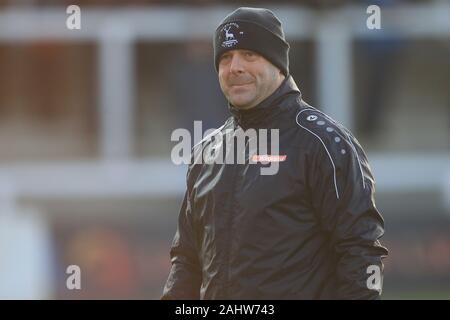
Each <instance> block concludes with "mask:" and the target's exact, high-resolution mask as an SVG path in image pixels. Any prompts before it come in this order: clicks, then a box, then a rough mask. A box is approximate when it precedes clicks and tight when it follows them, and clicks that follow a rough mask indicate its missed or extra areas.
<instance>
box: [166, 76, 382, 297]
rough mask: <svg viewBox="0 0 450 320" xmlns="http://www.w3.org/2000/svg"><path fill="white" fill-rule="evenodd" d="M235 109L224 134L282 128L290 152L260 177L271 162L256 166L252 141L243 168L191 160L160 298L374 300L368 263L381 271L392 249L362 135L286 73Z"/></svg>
mask: <svg viewBox="0 0 450 320" xmlns="http://www.w3.org/2000/svg"><path fill="white" fill-rule="evenodd" d="M230 111H231V112H232V114H233V116H232V117H230V118H229V119H228V120H227V121H226V122H225V124H224V125H223V126H222V127H221V128H219V129H218V132H222V133H224V132H226V131H227V130H228V131H229V132H230V131H231V132H232V134H236V132H238V131H239V130H241V132H242V130H247V129H249V128H253V129H255V130H257V129H264V128H265V129H279V155H283V156H284V155H285V156H286V157H285V158H284V159H283V160H284V161H280V162H279V168H278V172H277V173H276V174H273V175H262V174H261V171H260V169H261V167H264V166H265V167H267V166H268V164H267V163H266V164H263V163H261V162H258V163H257V164H253V163H251V164H250V163H249V161H250V160H249V159H248V155H249V154H250V151H249V147H248V145H249V144H248V143H247V145H246V159H245V164H199V163H193V164H191V165H190V166H189V169H188V173H187V191H186V194H185V197H184V200H183V204H182V207H181V211H180V214H179V221H178V229H177V232H176V234H175V237H174V239H173V243H172V247H171V251H170V255H171V263H172V267H171V270H170V274H169V277H168V279H167V282H166V285H165V288H164V292H163V296H162V299H376V298H378V297H379V292H378V291H376V290H373V289H368V286H367V282H368V281H367V280H368V278H369V276H370V275H371V272H369V271H368V269H367V268H368V267H369V266H370V265H376V266H378V267H379V268H380V270H381V275H382V270H383V264H382V258H384V257H385V256H386V255H387V253H388V252H387V250H386V248H384V247H383V246H381V244H380V242H379V238H380V237H381V236H382V235H383V233H384V221H383V218H382V217H381V215H380V213H379V212H378V210H377V208H376V207H375V203H374V178H373V176H372V173H371V170H370V167H369V164H368V161H367V158H366V155H365V154H364V151H363V149H362V148H361V146H360V144H359V143H358V141H357V140H356V139H355V138H354V137H353V135H352V134H351V133H350V132H349V131H348V130H347V129H346V128H344V127H343V126H342V125H340V124H339V123H337V122H335V121H334V120H332V119H331V118H330V117H328V116H327V115H325V114H324V113H322V112H320V111H319V110H317V109H315V108H313V107H311V106H309V105H308V104H306V103H305V102H304V101H303V100H302V99H301V94H300V91H299V90H298V88H297V86H296V84H295V82H294V80H293V79H292V77H290V76H289V77H288V78H286V79H285V80H284V81H283V83H282V84H281V86H280V87H279V88H278V89H277V90H276V91H275V92H274V93H273V94H272V95H271V96H269V97H268V98H267V99H266V100H264V101H263V102H261V103H260V104H259V105H258V106H256V107H254V108H252V109H248V110H238V109H236V108H234V107H233V106H230ZM218 141H219V140H214V139H212V138H211V136H209V137H206V138H205V139H204V141H202V142H201V143H200V144H198V145H197V146H196V147H194V150H195V148H197V151H198V150H199V149H200V150H201V151H205V150H206V149H207V148H211V146H212V145H213V144H215V143H219V142H218ZM224 141H225V142H223V144H224V145H225V149H226V147H227V145H228V144H229V143H230V141H228V140H224ZM227 141H228V142H227ZM236 145H237V144H235V147H234V150H235V152H236V153H235V154H237V151H238V150H237V147H236ZM230 150H231V148H230ZM268 150H271V149H270V148H269V149H268ZM258 152H259V150H258ZM267 153H268V152H265V153H264V154H267ZM198 154H199V153H198V152H197V153H195V152H194V157H197V156H198ZM193 160H194V158H193ZM193 162H195V161H193ZM197 162H198V161H197ZM368 272H369V273H368Z"/></svg>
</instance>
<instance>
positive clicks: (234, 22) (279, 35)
mask: <svg viewBox="0 0 450 320" xmlns="http://www.w3.org/2000/svg"><path fill="white" fill-rule="evenodd" d="M234 49H247V50H252V51H255V52H257V53H259V54H261V55H262V56H264V57H265V58H266V59H267V60H269V61H270V62H271V63H272V64H273V65H275V66H277V67H278V68H280V70H281V71H282V72H283V73H284V75H288V74H289V56H288V54H289V44H288V43H287V42H286V39H285V37H284V32H283V28H282V26H281V21H280V20H279V19H278V18H277V17H276V16H275V14H274V13H273V12H272V11H270V10H268V9H264V8H249V7H241V8H238V9H236V10H235V11H233V12H232V13H230V14H229V15H228V16H226V17H225V19H224V20H223V21H222V22H221V23H220V25H219V26H218V27H217V29H216V32H215V34H214V64H215V67H216V70H219V57H220V56H221V55H222V54H223V53H224V52H226V51H229V50H234Z"/></svg>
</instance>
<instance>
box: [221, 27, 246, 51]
mask: <svg viewBox="0 0 450 320" xmlns="http://www.w3.org/2000/svg"><path fill="white" fill-rule="evenodd" d="M231 29H233V30H231ZM237 29H239V25H238V24H237V23H234V22H232V23H227V24H226V25H224V26H223V28H222V30H221V32H223V39H225V40H224V41H223V42H222V47H224V48H231V47H232V46H234V45H236V44H237V43H238V40H237V39H236V33H237V31H238V30H237ZM230 30H231V31H230ZM241 33H242V32H241Z"/></svg>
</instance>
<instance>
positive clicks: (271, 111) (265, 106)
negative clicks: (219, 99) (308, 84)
mask: <svg viewBox="0 0 450 320" xmlns="http://www.w3.org/2000/svg"><path fill="white" fill-rule="evenodd" d="M290 94H296V95H298V96H299V98H300V99H301V93H300V90H299V89H298V87H297V84H296V83H295V81H294V79H293V78H292V76H290V75H288V76H287V77H286V78H285V79H284V80H283V82H282V83H281V84H280V86H279V87H278V88H277V89H276V90H275V91H274V92H273V93H272V94H271V95H270V96H268V97H267V98H266V99H264V100H263V101H261V102H260V103H259V104H258V105H256V106H254V107H253V108H250V109H239V108H237V107H235V106H233V105H232V104H231V103H228V109H229V111H230V112H231V114H232V115H233V117H234V119H235V121H236V122H237V124H238V125H240V126H241V127H242V128H244V129H247V128H251V127H259V126H263V125H264V124H265V123H267V121H268V120H270V118H272V116H275V115H276V114H278V113H280V112H282V111H283V109H284V108H285V107H287V106H286V104H285V103H283V102H285V101H286V97H287V96H289V95H290Z"/></svg>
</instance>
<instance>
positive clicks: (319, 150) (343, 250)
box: [310, 125, 388, 299]
mask: <svg viewBox="0 0 450 320" xmlns="http://www.w3.org/2000/svg"><path fill="white" fill-rule="evenodd" d="M331 128H333V130H331ZM327 129H328V130H329V131H328V130H323V131H322V132H321V133H317V135H316V137H315V138H317V139H315V142H316V143H315V145H314V146H315V148H314V150H315V151H314V155H313V156H312V157H313V158H314V164H313V168H314V170H312V175H311V178H310V181H312V190H311V193H312V199H313V201H312V202H313V207H314V209H315V211H316V213H317V214H318V217H319V219H318V220H319V221H320V225H321V227H322V228H323V230H324V231H325V232H326V233H327V234H328V236H329V239H330V241H331V243H330V244H331V246H332V248H333V251H334V253H335V259H336V262H337V265H336V279H334V280H335V281H337V292H336V294H337V299H379V298H380V295H381V289H382V288H381V287H382V277H383V263H382V259H383V258H384V257H385V256H387V254H388V251H387V249H386V248H384V247H383V246H382V245H381V244H380V242H379V239H380V238H381V237H382V235H383V233H384V220H383V218H382V216H381V214H380V212H379V211H378V210H377V208H376V206H375V201H374V192H375V190H374V185H375V182H374V178H373V175H372V173H371V169H370V166H369V164H368V160H367V157H366V155H365V153H364V151H363V149H362V148H361V146H360V145H359V143H358V141H357V140H356V139H355V138H354V137H353V136H352V134H351V133H350V132H349V131H348V130H347V129H345V128H343V127H341V128H338V127H335V126H331V125H330V126H329V127H328V128H327ZM327 131H328V132H327ZM329 132H332V133H329ZM377 279H378V280H377Z"/></svg>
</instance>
